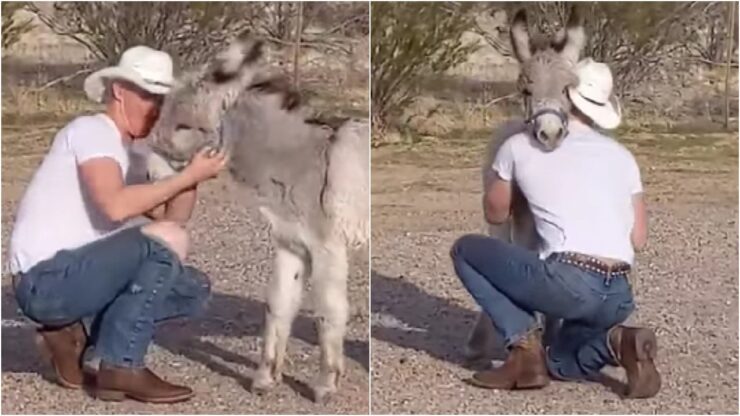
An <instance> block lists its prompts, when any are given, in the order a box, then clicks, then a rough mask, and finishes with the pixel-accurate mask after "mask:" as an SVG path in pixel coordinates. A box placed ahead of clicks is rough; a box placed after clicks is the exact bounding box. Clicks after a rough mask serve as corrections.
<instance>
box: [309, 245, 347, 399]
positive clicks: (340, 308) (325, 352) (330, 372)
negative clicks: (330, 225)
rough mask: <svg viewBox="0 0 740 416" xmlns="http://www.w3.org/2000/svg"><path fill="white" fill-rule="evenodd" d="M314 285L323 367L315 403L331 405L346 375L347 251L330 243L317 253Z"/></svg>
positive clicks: (315, 390)
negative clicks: (330, 400)
mask: <svg viewBox="0 0 740 416" xmlns="http://www.w3.org/2000/svg"><path fill="white" fill-rule="evenodd" d="M313 259H314V262H313V270H312V279H313V280H312V284H313V294H314V297H315V302H314V305H315V308H316V314H317V316H318V322H317V324H318V332H319V345H320V349H321V364H320V369H319V377H318V380H317V381H316V383H315V384H314V386H313V390H314V400H315V401H316V402H327V401H328V400H329V399H330V398H331V396H332V394H333V393H335V392H336V391H337V386H338V384H339V378H340V377H341V375H342V374H343V373H344V334H345V332H346V327H347V319H348V317H349V303H348V300H347V274H348V268H349V264H348V259H347V248H346V247H345V246H344V244H341V243H329V244H326V245H325V246H324V247H322V248H321V249H319V250H317V253H313Z"/></svg>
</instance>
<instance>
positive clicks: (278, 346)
mask: <svg viewBox="0 0 740 416" xmlns="http://www.w3.org/2000/svg"><path fill="white" fill-rule="evenodd" d="M274 261H275V265H274V273H273V276H272V278H271V279H270V282H269V287H268V293H267V305H266V308H265V329H264V334H263V339H262V358H261V362H260V365H259V368H258V369H257V373H256V375H255V378H254V382H253V384H252V388H253V389H254V391H256V392H258V393H260V392H265V391H267V390H269V389H270V388H271V387H272V386H273V385H274V384H275V383H276V382H280V380H281V379H282V366H283V360H284V359H285V349H286V346H287V342H288V337H289V336H290V329H291V325H292V323H293V319H294V318H295V316H296V313H297V312H298V308H299V307H300V303H301V292H302V290H303V274H304V271H305V264H304V260H303V259H302V258H301V257H300V256H299V255H297V254H296V253H294V252H292V251H290V250H288V249H287V248H285V247H282V246H281V245H280V244H276V247H275V259H274Z"/></svg>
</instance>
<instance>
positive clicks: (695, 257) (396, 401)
mask: <svg viewBox="0 0 740 416" xmlns="http://www.w3.org/2000/svg"><path fill="white" fill-rule="evenodd" d="M620 137H622V138H624V139H627V138H629V140H624V142H625V144H627V145H628V147H629V148H630V149H631V150H632V151H633V152H635V154H636V155H637V158H638V161H639V163H640V165H641V169H642V176H643V183H644V185H645V188H646V192H647V198H648V203H649V215H650V237H649V243H648V246H647V248H646V250H645V251H644V252H643V253H641V254H639V255H638V258H637V270H636V279H635V293H636V298H637V310H636V312H635V313H634V314H633V316H632V317H631V318H630V320H629V322H634V323H640V324H642V325H648V326H651V327H653V328H654V329H655V330H656V331H657V334H658V343H659V358H658V363H657V364H658V367H659V371H660V372H661V374H662V377H663V388H662V390H661V391H660V392H659V394H658V395H657V396H656V397H654V398H652V399H647V400H631V401H630V400H622V399H620V398H619V397H618V395H617V394H615V392H613V391H612V387H613V388H616V389H618V388H619V387H620V385H619V384H614V383H611V384H608V385H602V384H598V383H579V384H575V383H561V382H553V383H552V384H551V385H550V386H549V387H548V388H546V389H544V390H539V391H525V392H513V393H512V392H495V391H490V390H483V389H478V388H475V387H472V386H470V385H468V384H466V383H464V382H463V379H464V378H467V377H469V376H470V375H471V370H469V369H467V368H465V367H464V365H463V356H462V351H463V349H462V347H463V343H464V341H465V337H466V335H467V333H468V331H469V329H470V328H471V326H472V324H473V322H474V318H475V314H476V310H477V307H476V306H475V304H474V302H473V300H472V298H471V297H470V296H469V295H468V294H467V292H466V291H465V289H464V288H463V286H462V284H461V283H459V281H458V279H457V277H456V276H455V274H454V272H453V269H452V265H451V262H450V259H449V254H448V252H449V248H450V246H451V244H452V242H453V241H454V240H455V238H456V237H458V236H460V235H462V234H464V233H468V232H484V227H483V219H482V214H481V211H480V210H481V208H480V179H479V167H478V166H479V165H478V163H479V160H480V158H481V155H482V151H483V146H484V144H485V138H484V137H478V138H470V137H467V138H465V139H464V140H460V139H457V140H455V139H452V138H445V139H441V140H434V139H427V140H423V141H421V142H419V143H417V144H415V145H414V146H413V147H410V146H404V145H392V146H385V147H380V148H378V149H374V150H373V175H372V182H373V183H372V186H373V187H372V192H373V195H372V202H373V210H372V238H373V240H372V260H371V264H372V275H371V286H372V291H371V299H372V300H371V311H372V313H371V316H372V319H371V323H372V328H371V332H372V352H371V357H372V362H373V366H372V374H373V379H372V385H371V392H372V413H374V414H387V413H394V414H403V413H426V414H430V413H431V414H440V413H447V414H450V413H451V414H460V413H476V414H490V413H509V414H518V413H519V414H520V413H551V414H557V413H587V414H588V413H612V414H624V413H645V414H647V413H658V412H659V413H692V414H693V413H702V414H706V413H727V414H730V413H735V414H736V413H737V411H738V399H737V394H738V378H737V377H738V355H737V354H738V332H737V328H738V246H737V242H738V234H737V232H738V224H737V219H738V200H737V195H738V186H737V177H738V171H737V163H738V159H737V141H738V137H737V135H735V134H694V135H691V134H647V133H634V132H633V133H629V132H625V133H622V134H621V136H620ZM606 372H607V374H609V375H611V376H612V377H614V378H616V379H618V380H623V374H622V373H621V370H620V371H617V370H616V369H609V370H606ZM610 386H611V387H610Z"/></svg>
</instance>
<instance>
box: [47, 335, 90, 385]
mask: <svg viewBox="0 0 740 416" xmlns="http://www.w3.org/2000/svg"><path fill="white" fill-rule="evenodd" d="M36 344H37V345H38V347H39V349H40V350H41V353H42V356H44V358H46V359H47V360H48V361H49V362H50V363H51V365H52V367H54V372H55V374H56V379H57V382H58V383H59V384H60V385H62V386H63V387H66V388H69V389H79V388H80V387H82V383H83V373H82V364H81V358H82V353H83V351H84V350H85V345H86V344H87V336H86V335H85V330H84V329H83V328H82V324H80V323H79V322H76V323H74V324H72V325H67V326H65V327H62V328H50V327H44V328H41V329H39V330H38V331H37V334H36Z"/></svg>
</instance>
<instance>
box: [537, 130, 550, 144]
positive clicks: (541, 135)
mask: <svg viewBox="0 0 740 416" xmlns="http://www.w3.org/2000/svg"><path fill="white" fill-rule="evenodd" d="M537 136H538V137H539V138H540V141H541V142H546V141H547V140H548V137H547V133H546V132H545V131H544V130H540V131H539V132H538V133H537Z"/></svg>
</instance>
